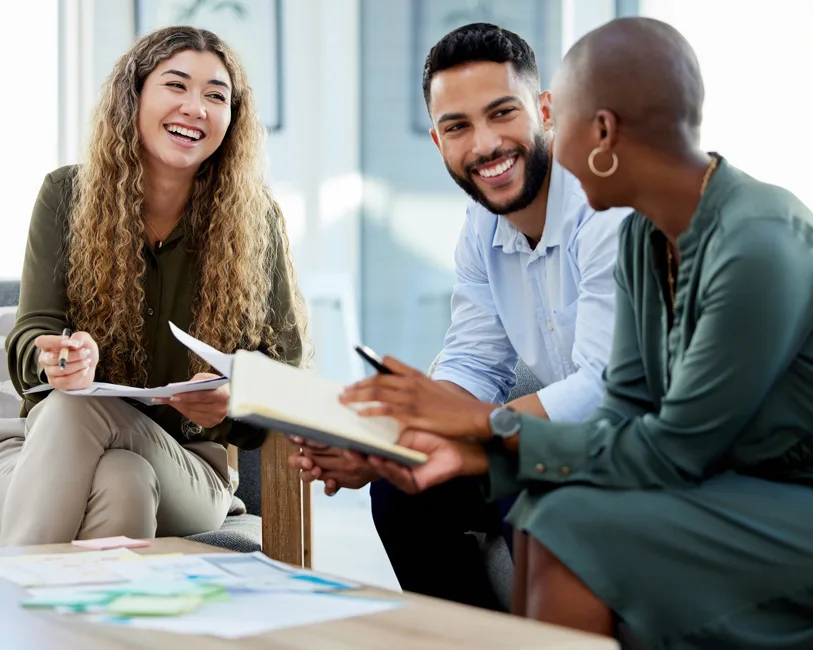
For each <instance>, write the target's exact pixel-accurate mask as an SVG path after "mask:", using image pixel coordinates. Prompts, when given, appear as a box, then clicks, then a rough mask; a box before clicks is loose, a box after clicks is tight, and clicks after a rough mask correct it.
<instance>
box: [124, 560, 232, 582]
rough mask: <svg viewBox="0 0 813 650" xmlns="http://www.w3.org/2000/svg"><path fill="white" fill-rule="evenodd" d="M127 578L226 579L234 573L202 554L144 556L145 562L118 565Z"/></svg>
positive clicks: (165, 579)
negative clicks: (208, 560)
mask: <svg viewBox="0 0 813 650" xmlns="http://www.w3.org/2000/svg"><path fill="white" fill-rule="evenodd" d="M116 571H117V572H118V573H119V575H121V576H123V577H125V578H126V579H127V580H159V579H160V580H163V581H167V580H188V579H194V580H211V581H217V580H221V579H223V580H225V579H228V578H231V577H232V575H231V574H230V573H228V572H226V571H224V570H223V569H221V568H220V567H218V566H216V565H214V564H212V563H210V562H207V561H206V560H205V559H204V558H203V556H200V555H168V556H164V557H159V558H151V557H150V556H149V555H146V556H144V561H143V562H132V563H127V564H122V565H120V566H118V567H116Z"/></svg>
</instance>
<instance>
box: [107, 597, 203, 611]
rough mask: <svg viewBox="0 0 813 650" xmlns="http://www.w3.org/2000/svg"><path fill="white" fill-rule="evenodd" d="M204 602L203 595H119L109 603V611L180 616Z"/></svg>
mask: <svg viewBox="0 0 813 650" xmlns="http://www.w3.org/2000/svg"><path fill="white" fill-rule="evenodd" d="M202 603H203V596H201V595H199V594H198V595H186V596H119V597H118V598H116V599H115V600H114V601H112V602H110V603H108V605H107V611H108V612H110V613H111V614H115V615H117V616H178V615H180V614H187V613H188V612H191V611H193V610H195V609H197V608H198V607H200V605H201V604H202Z"/></svg>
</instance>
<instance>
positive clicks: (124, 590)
mask: <svg viewBox="0 0 813 650" xmlns="http://www.w3.org/2000/svg"><path fill="white" fill-rule="evenodd" d="M222 590H223V587H221V586H220V585H213V584H210V583H205V582H195V581H192V580H160V579H153V578H142V579H139V580H133V581H132V582H125V583H124V584H120V585H110V586H109V587H107V588H106V591H107V592H108V593H110V594H114V595H116V596H190V595H195V594H202V595H206V594H208V593H210V592H212V591H222Z"/></svg>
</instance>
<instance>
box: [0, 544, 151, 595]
mask: <svg viewBox="0 0 813 650" xmlns="http://www.w3.org/2000/svg"><path fill="white" fill-rule="evenodd" d="M141 560H142V556H141V555H138V554H137V553H134V552H133V551H130V550H129V549H126V548H117V549H112V550H109V551H87V552H82V553H56V554H50V555H19V556H12V557H2V558H0V578H5V579H6V580H11V581H12V582H16V583H17V584H18V585H21V586H23V587H49V586H51V587H55V586H60V585H89V584H110V583H116V582H121V581H123V580H124V579H125V578H124V577H123V576H122V575H121V574H120V573H118V571H117V569H120V568H121V567H123V566H128V565H131V564H138V563H140V561H141Z"/></svg>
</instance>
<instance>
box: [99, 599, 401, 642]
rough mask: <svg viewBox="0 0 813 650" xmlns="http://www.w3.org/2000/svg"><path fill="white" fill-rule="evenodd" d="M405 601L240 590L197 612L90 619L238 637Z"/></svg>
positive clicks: (363, 613) (379, 609)
mask: <svg viewBox="0 0 813 650" xmlns="http://www.w3.org/2000/svg"><path fill="white" fill-rule="evenodd" d="M402 605H403V603H402V602H399V601H394V600H384V599H381V600H378V599H370V598H356V597H352V596H344V595H337V594H321V593H306V594H291V593H265V594H246V595H240V596H235V597H233V598H232V599H231V600H230V601H228V602H220V603H204V604H203V605H202V606H201V607H200V608H199V609H197V610H195V611H194V612H191V613H189V614H185V615H184V616H178V617H170V618H163V617H160V618H151V617H138V618H124V619H116V618H111V617H109V616H92V617H90V620H91V621H94V622H97V623H106V624H110V625H118V626H125V627H135V628H140V629H150V630H161V631H164V632H175V633H178V634H207V635H210V636H217V637H222V638H226V639H239V638H242V637H247V636H254V635H257V634H263V633H265V632H271V631H272V630H281V629H284V628H289V627H299V626H303V625H316V624H318V623H326V622H328V621H335V620H340V619H345V618H353V617H356V616H367V615H370V614H377V613H380V612H386V611H388V610H391V609H395V608H397V607H400V606H402Z"/></svg>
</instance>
